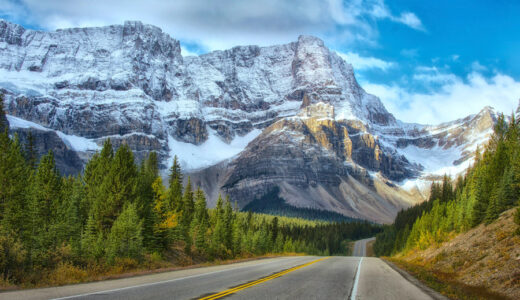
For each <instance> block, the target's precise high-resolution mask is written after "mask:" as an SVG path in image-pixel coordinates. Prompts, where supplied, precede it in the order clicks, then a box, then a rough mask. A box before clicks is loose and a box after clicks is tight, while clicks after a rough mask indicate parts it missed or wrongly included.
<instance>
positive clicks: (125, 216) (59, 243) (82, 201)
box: [0, 102, 380, 285]
mask: <svg viewBox="0 0 520 300" xmlns="http://www.w3.org/2000/svg"><path fill="white" fill-rule="evenodd" d="M0 109H1V111H0V113H1V115H0V275H1V276H0V281H2V282H4V284H5V283H10V284H25V285H31V284H39V283H40V282H41V280H42V279H43V278H45V277H49V278H52V277H53V276H54V277H56V276H58V277H59V274H58V275H56V272H58V273H59V272H64V274H62V276H67V277H74V276H75V275H77V274H78V273H79V274H83V273H85V272H87V271H89V272H90V271H92V270H99V272H103V270H107V269H110V268H114V266H122V267H121V268H127V267H129V268H130V269H131V268H138V267H142V268H153V264H152V263H151V262H155V261H168V260H170V261H174V260H176V258H177V260H176V261H178V257H184V258H188V259H190V260H191V261H195V262H204V261H211V260H215V259H233V258H240V257H252V256H258V255H264V254H267V253H290V252H298V253H307V254H317V255H342V254H343V255H344V254H346V253H347V251H348V250H347V248H348V247H347V243H348V241H349V240H355V239H360V238H364V237H369V236H373V235H374V234H375V233H377V232H379V231H380V227H379V226H375V225H373V224H370V223H366V222H349V223H346V222H342V223H339V222H338V223H331V222H323V221H308V220H304V219H297V218H288V217H283V216H280V217H275V216H270V215H263V214H258V213H252V212H239V211H237V210H236V209H234V208H233V206H232V200H230V199H227V198H222V197H219V198H218V200H217V202H216V207H215V208H212V209H209V208H208V207H207V204H206V200H207V199H206V195H205V194H204V192H203V191H202V190H201V189H200V188H197V187H193V186H192V184H191V183H190V180H189V178H188V180H187V182H188V183H187V184H186V185H185V186H183V184H182V182H183V176H184V175H183V173H182V171H181V168H180V165H179V163H178V161H177V159H175V160H174V162H173V165H172V166H171V168H170V171H169V177H168V182H167V184H164V183H163V179H162V178H161V177H160V176H159V168H158V159H157V155H156V154H155V153H150V155H149V156H148V157H147V158H146V159H145V160H144V161H143V162H141V163H140V164H139V165H137V164H136V162H135V161H134V157H133V154H132V151H131V150H130V149H129V147H128V146H126V145H124V144H123V145H122V146H121V147H119V148H118V149H117V150H115V149H113V148H112V144H111V142H110V140H107V141H106V142H105V144H104V146H103V148H102V150H101V152H99V153H96V154H95V155H94V156H93V157H92V158H91V159H90V161H89V162H88V163H87V165H86V166H85V169H84V172H83V174H78V175H77V176H69V177H64V176H61V175H60V173H59V172H58V170H57V168H56V166H55V161H54V156H53V153H52V152H49V153H48V154H47V155H45V156H43V157H41V158H40V159H39V161H37V158H36V154H35V153H34V149H32V145H31V143H29V144H28V145H22V144H21V143H20V141H19V140H18V138H17V137H16V136H13V137H10V136H9V134H8V124H7V123H6V121H5V120H6V119H5V118H4V111H3V106H2V102H0ZM150 266H152V267H150ZM82 272H83V273H82ZM59 282H60V281H59V280H58V281H57V283H59Z"/></svg>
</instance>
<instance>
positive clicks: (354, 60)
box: [336, 51, 395, 71]
mask: <svg viewBox="0 0 520 300" xmlns="http://www.w3.org/2000/svg"><path fill="white" fill-rule="evenodd" d="M336 53H337V54H338V55H339V56H340V57H341V58H343V59H344V60H345V61H346V62H348V63H350V64H351V65H352V66H353V67H354V70H356V71H358V70H366V69H381V70H383V71H386V70H387V69H389V68H391V67H393V66H394V65H395V64H394V63H393V62H388V61H384V60H381V59H379V58H375V57H366V56H360V55H359V54H357V53H353V52H347V53H342V52H339V51H336Z"/></svg>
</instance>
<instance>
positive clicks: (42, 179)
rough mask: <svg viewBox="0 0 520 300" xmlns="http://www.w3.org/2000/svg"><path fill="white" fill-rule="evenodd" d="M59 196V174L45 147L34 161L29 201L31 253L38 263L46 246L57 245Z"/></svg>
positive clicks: (45, 253)
mask: <svg viewBox="0 0 520 300" xmlns="http://www.w3.org/2000/svg"><path fill="white" fill-rule="evenodd" d="M61 196H62V193H61V177H60V175H59V173H58V170H57V169H56V165H55V161H54V154H53V153H52V151H49V153H48V154H46V155H44V156H43V157H42V158H41V160H40V163H39V164H38V169H37V170H36V174H35V177H34V181H33V183H32V186H31V198H30V204H29V216H30V225H31V231H30V235H31V243H30V250H31V255H32V259H33V260H34V261H36V262H38V263H41V264H42V265H47V264H48V263H49V261H48V259H49V257H48V254H49V250H51V249H53V248H54V247H56V246H57V245H56V243H57V242H58V237H57V232H56V231H55V230H53V229H54V227H55V225H56V223H57V221H58V220H57V216H58V215H57V211H58V209H59V207H60V205H61Z"/></svg>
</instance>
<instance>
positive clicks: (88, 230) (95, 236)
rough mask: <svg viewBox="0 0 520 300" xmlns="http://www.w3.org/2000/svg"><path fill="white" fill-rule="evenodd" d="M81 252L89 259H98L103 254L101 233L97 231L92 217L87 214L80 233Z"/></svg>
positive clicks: (103, 246) (103, 247)
mask: <svg viewBox="0 0 520 300" xmlns="http://www.w3.org/2000/svg"><path fill="white" fill-rule="evenodd" d="M81 253H82V255H83V256H84V257H85V258H87V259H89V260H99V259H101V258H102V257H103V256H104V255H105V241H104V238H103V233H102V232H99V231H98V228H97V224H96V221H95V219H94V217H92V216H89V218H88V220H87V223H86V225H85V229H84V231H83V234H82V235H81Z"/></svg>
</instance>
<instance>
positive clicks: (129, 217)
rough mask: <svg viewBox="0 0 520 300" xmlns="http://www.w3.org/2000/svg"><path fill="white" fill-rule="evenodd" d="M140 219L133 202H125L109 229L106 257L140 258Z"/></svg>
mask: <svg viewBox="0 0 520 300" xmlns="http://www.w3.org/2000/svg"><path fill="white" fill-rule="evenodd" d="M142 226H143V224H142V221H140V220H139V216H138V215H137V209H136V207H135V204H134V203H131V204H127V205H126V206H125V208H124V209H123V211H122V212H121V214H120V215H119V216H118V217H117V219H116V220H115V222H114V225H113V226H112V228H111V230H110V234H109V236H108V241H107V242H108V244H107V259H108V261H109V262H113V261H114V259H115V258H116V257H121V258H132V259H137V260H139V259H141V258H142V253H143V236H142Z"/></svg>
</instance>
